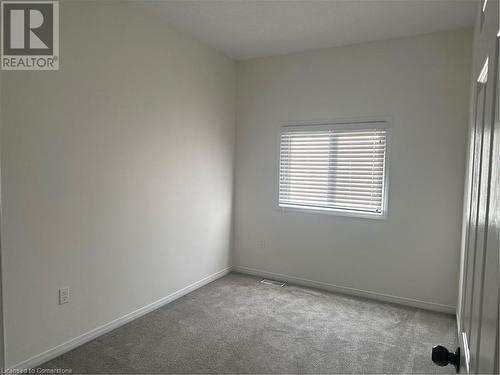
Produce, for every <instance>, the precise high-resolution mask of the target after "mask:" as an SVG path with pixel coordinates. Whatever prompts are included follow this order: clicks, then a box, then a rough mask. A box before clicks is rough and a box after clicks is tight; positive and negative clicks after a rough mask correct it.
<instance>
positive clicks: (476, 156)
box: [457, 0, 500, 374]
mask: <svg viewBox="0 0 500 375" xmlns="http://www.w3.org/2000/svg"><path fill="white" fill-rule="evenodd" d="M479 5H480V9H479V12H478V20H477V25H476V31H475V46H474V72H473V74H474V83H473V89H472V90H473V95H474V97H473V103H472V114H473V116H472V124H471V131H470V140H469V166H468V180H467V184H468V192H467V194H466V196H465V210H464V211H465V212H464V215H465V217H464V219H465V220H464V228H463V231H464V233H463V237H462V238H463V239H464V244H463V245H464V246H463V247H464V252H463V254H462V259H461V262H462V264H461V269H462V273H461V280H460V296H459V306H458V312H457V313H458V314H457V323H458V327H459V331H460V332H459V339H460V349H461V354H460V371H461V372H464V373H473V374H476V373H498V371H499V363H498V360H499V359H498V357H499V354H498V351H499V344H498V339H499V284H500V281H499V268H500V263H499V249H500V124H499V121H498V110H499V104H498V103H499V100H500V97H499V94H498V87H499V83H498V82H499V76H498V72H499V58H498V54H499V11H500V8H499V0H482V1H481V3H480V4H479Z"/></svg>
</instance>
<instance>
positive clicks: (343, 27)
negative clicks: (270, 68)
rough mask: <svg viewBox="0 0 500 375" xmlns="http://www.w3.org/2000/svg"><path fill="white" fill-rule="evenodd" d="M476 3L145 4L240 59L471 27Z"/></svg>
mask: <svg viewBox="0 0 500 375" xmlns="http://www.w3.org/2000/svg"><path fill="white" fill-rule="evenodd" d="M476 5H477V2H476V0H148V1H147V2H146V6H147V7H149V8H150V9H152V10H153V11H154V12H156V13H159V14H160V15H161V16H162V17H164V18H165V19H166V20H167V22H168V23H169V24H171V25H173V26H174V27H176V28H177V29H180V30H183V31H185V32H187V33H189V34H191V35H193V36H194V37H196V38H197V39H199V40H202V41H204V42H205V43H207V44H208V45H210V46H212V47H214V48H216V49H218V50H220V51H222V52H223V53H225V54H226V55H227V56H229V57H231V58H234V59H237V60H242V59H249V58H255V57H263V56H272V55H281V54H287V53H292V52H299V51H305V50H310V49H316V48H326V47H334V46H341V45H348V44H354V43H362V42H369V41H374V40H382V39H390V38H396V37H404V36H410V35H416V34H423V33H428V32H434V31H440V30H450V29H457V28H461V27H467V26H472V24H473V20H474V15H475V11H476Z"/></svg>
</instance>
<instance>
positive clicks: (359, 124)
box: [274, 118, 391, 220]
mask: <svg viewBox="0 0 500 375" xmlns="http://www.w3.org/2000/svg"><path fill="white" fill-rule="evenodd" d="M374 126H376V127H377V128H379V129H384V130H385V131H386V149H385V168H384V177H383V184H384V185H383V191H382V196H383V204H382V212H381V213H380V214H377V213H367V212H353V211H349V210H343V209H326V208H325V209H322V208H301V207H287V206H280V202H279V192H280V170H279V165H280V148H281V134H282V133H283V132H284V131H286V130H293V129H294V128H296V129H302V130H303V129H306V128H307V129H308V130H323V129H325V128H329V129H338V130H345V129H356V128H357V129H360V130H361V129H367V128H368V129H370V128H373V127H374ZM276 144H277V147H276V161H275V176H274V177H275V204H274V206H275V209H277V210H278V211H280V212H281V213H282V214H286V213H307V214H314V215H317V214H321V215H331V216H344V217H352V218H360V219H370V220H387V218H388V208H389V204H388V203H389V202H388V197H389V194H388V193H389V169H390V150H391V131H390V120H389V119H388V118H361V119H340V120H330V121H328V120H325V121H323V120H321V121H300V122H296V121H294V122H283V123H281V124H280V125H279V126H278V127H277V134H276Z"/></svg>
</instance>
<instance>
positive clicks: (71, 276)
mask: <svg viewBox="0 0 500 375" xmlns="http://www.w3.org/2000/svg"><path fill="white" fill-rule="evenodd" d="M60 20H61V33H60V36H61V48H60V51H61V63H60V67H61V68H60V70H59V71H56V72H2V87H1V94H2V96H1V99H2V109H3V129H2V132H3V133H2V139H1V142H2V143H1V161H2V184H3V186H2V201H3V218H2V226H3V228H2V229H3V238H2V241H3V243H2V246H3V263H4V264H3V266H4V275H3V276H4V299H5V300H4V301H5V306H4V307H5V334H6V361H7V366H12V365H14V364H17V363H19V362H21V361H24V360H26V359H28V358H30V357H31V356H33V355H36V354H39V353H41V352H43V351H45V350H47V349H50V348H53V347H54V346H55V345H58V344H61V343H63V342H64V341H66V340H69V339H71V338H74V337H76V336H78V335H80V334H82V333H84V332H87V331H89V330H91V329H93V328H96V327H98V326H100V325H101V324H104V323H107V322H110V321H111V320H113V319H115V318H118V317H120V316H122V315H124V314H126V313H129V312H131V311H134V310H136V309H138V308H140V307H142V306H144V305H147V304H149V303H151V302H153V301H156V300H158V299H159V298H161V297H164V296H167V295H169V294H170V293H172V292H174V291H177V290H179V289H181V288H183V287H185V286H187V285H189V284H191V283H193V282H195V281H197V280H200V279H202V278H204V277H206V276H208V275H210V274H213V273H215V272H217V271H220V270H221V269H224V268H225V267H227V266H228V265H229V256H230V241H231V236H230V234H231V211H232V187H233V186H232V182H233V150H234V126H235V125H234V124H235V119H234V91H235V67H234V63H233V62H232V61H230V60H228V59H227V58H225V57H223V56H222V55H221V54H219V53H217V52H215V51H213V50H211V49H209V48H207V47H204V46H203V45H201V44H199V43H198V42H196V41H194V40H193V39H191V38H190V37H187V36H185V35H183V34H181V33H178V32H176V31H174V30H172V29H170V28H168V27H167V26H165V23H164V22H163V21H162V20H160V19H159V18H158V19H157V18H156V15H155V14H152V13H147V11H146V10H144V9H142V8H141V7H136V6H135V5H133V4H132V3H128V5H125V4H124V2H120V3H119V4H118V3H116V2H110V1H105V2H103V1H101V2H100V4H97V2H96V1H87V0H86V1H81V2H75V1H72V2H61V17H60ZM61 286H69V287H70V288H71V302H70V303H69V304H67V305H63V306H58V303H57V290H58V288H59V287H61Z"/></svg>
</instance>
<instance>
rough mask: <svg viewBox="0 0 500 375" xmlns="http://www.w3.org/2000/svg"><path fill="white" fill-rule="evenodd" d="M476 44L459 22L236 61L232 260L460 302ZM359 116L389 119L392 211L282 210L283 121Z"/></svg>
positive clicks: (406, 295) (335, 282)
mask: <svg viewBox="0 0 500 375" xmlns="http://www.w3.org/2000/svg"><path fill="white" fill-rule="evenodd" d="M471 45H472V37H471V30H459V31H452V32H442V33H435V34H428V35H424V36H418V37H413V38H405V39H398V40H390V41H382V42H375V43H369V44H362V45H354V46H349V47H341V48H331V49H325V50H320V51H312V52H305V53H300V54H293V55H288V56H282V57H274V58H264V59H256V60H251V61H245V62H241V63H239V64H238V70H237V72H238V89H237V141H236V152H237V154H236V155H237V157H236V190H235V191H236V195H235V202H236V205H235V210H236V211H235V250H234V262H233V263H234V264H235V265H237V266H243V267H249V268H253V269H257V270H261V271H267V272H273V273H280V274H284V275H288V276H294V277H298V278H303V279H309V280H313V281H318V282H323V283H328V284H333V285H337V286H341V287H348V288H356V289H361V290H364V291H370V292H376V293H383V294H388V295H391V296H396V297H403V298H410V299H416V300H419V301H424V302H429V303H435V304H442V305H447V306H456V296H457V292H456V291H457V282H458V264H459V259H458V257H459V249H460V223H461V208H462V195H463V184H464V165H465V153H466V133H467V119H468V108H469V106H468V103H469V101H468V98H469V82H470V81H469V77H470V69H471V57H472V53H471ZM359 117H375V118H379V117H384V118H388V119H389V121H390V136H391V144H390V147H391V156H390V166H389V168H390V170H389V196H388V197H389V211H388V219H387V220H370V219H360V218H350V217H341V216H332V215H319V214H311V213H298V212H291V211H288V212H281V211H280V210H278V209H277V208H276V207H277V202H276V190H275V189H276V181H277V178H278V176H277V163H278V160H277V145H278V128H279V126H280V124H282V123H284V122H285V123H286V122H288V121H304V122H306V121H310V120H318V119H327V120H333V119H339V118H340V119H342V118H359ZM260 240H265V241H266V243H265V247H264V248H262V247H261V243H260Z"/></svg>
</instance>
